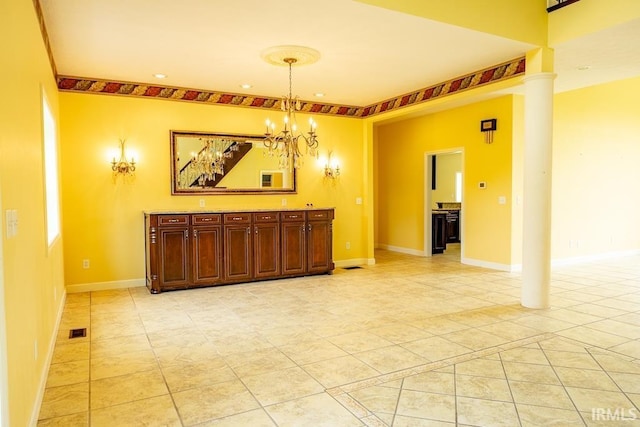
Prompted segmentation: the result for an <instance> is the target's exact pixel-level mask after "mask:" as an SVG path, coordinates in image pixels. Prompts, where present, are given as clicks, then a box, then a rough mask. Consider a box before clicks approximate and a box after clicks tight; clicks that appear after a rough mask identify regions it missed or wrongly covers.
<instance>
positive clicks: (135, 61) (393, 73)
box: [40, 0, 640, 106]
mask: <svg viewBox="0 0 640 427" xmlns="http://www.w3.org/2000/svg"><path fill="white" fill-rule="evenodd" d="M40 1H41V5H42V9H43V13H44V17H45V22H46V25H47V30H48V33H49V38H50V42H51V46H52V51H53V56H54V58H55V62H56V66H57V69H58V74H60V75H64V76H73V77H84V78H97V79H114V80H117V81H129V82H136V83H151V84H159V85H166V86H177V87H184V88H192V89H200V90H209V91H217V92H230V93H239V94H248V95H260V96H270V97H279V96H282V95H284V94H285V93H286V92H287V90H288V72H287V70H286V68H282V67H278V66H274V65H270V64H268V63H266V62H265V61H263V60H262V58H261V52H263V51H264V50H266V49H268V48H270V47H273V46H278V45H301V46H307V47H310V48H313V49H316V50H318V51H319V52H320V55H321V57H320V60H319V61H318V62H316V63H314V64H311V65H305V66H300V67H295V68H294V70H293V92H294V95H299V96H300V97H301V98H302V99H304V100H308V101H315V102H322V103H331V104H341V105H353V106H366V105H371V104H373V103H376V102H379V101H382V100H385V99H388V98H392V97H395V96H398V95H402V94H404V93H407V92H410V91H413V90H417V89H421V88H425V87H428V86H430V85H433V84H436V83H439V82H442V81H445V80H449V79H451V78H454V77H457V76H460V75H463V74H466V73H470V72H473V71H477V70H480V69H483V68H487V67H490V66H493V65H496V64H498V63H501V62H505V61H508V60H512V59H514V58H517V57H520V56H523V55H524V54H525V52H527V51H528V50H530V49H531V48H533V47H534V46H532V45H529V44H526V43H522V42H518V41H514V40H508V39H505V38H502V37H497V36H493V35H490V34H486V33H481V32H477V31H473V30H468V29H464V28H460V27H456V26H452V25H448V24H443V23H440V22H436V21H431V20H427V19H424V18H420V17H416V16H411V15H406V14H403V13H399V12H394V11H389V10H387V9H382V8H378V7H375V6H370V5H366V4H362V3H359V2H355V1H352V0H269V1H265V0H234V1H228V0H182V1H175V0H108V1H87V0H40ZM601 33H602V34H600V33H598V34H594V35H590V36H587V37H584V38H583V39H580V40H573V41H571V42H567V43H564V44H562V45H559V46H556V72H557V73H558V79H557V81H556V88H557V90H566V89H567V88H568V89H572V88H575V87H577V86H576V85H578V86H585V85H590V84H595V83H598V82H600V81H607V79H609V80H612V79H616V78H620V77H617V76H618V75H622V74H624V75H623V76H622V77H631V76H634V75H640V43H639V42H638V41H640V20H636V21H632V22H630V23H628V24H625V25H624V26H620V27H616V28H613V29H610V30H605V31H603V32H601ZM581 65H590V66H591V68H590V69H589V70H586V71H577V70H576V67H578V66H581ZM155 73H163V74H166V75H167V76H168V77H167V78H165V79H163V80H158V79H157V78H155V77H154V76H153V75H154V74H155ZM614 75H615V76H616V77H611V76H614ZM243 83H249V84H251V85H252V87H251V88H249V89H243V88H241V87H240V85H241V84H243ZM317 92H322V93H324V94H325V96H324V97H323V98H317V97H315V95H314V94H315V93H317Z"/></svg>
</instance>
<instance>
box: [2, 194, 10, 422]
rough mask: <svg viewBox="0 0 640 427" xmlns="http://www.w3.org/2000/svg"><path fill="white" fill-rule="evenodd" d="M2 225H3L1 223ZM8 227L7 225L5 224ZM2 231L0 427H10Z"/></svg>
mask: <svg viewBox="0 0 640 427" xmlns="http://www.w3.org/2000/svg"><path fill="white" fill-rule="evenodd" d="M0 213H3V210H2V183H1V182H0ZM0 224H3V222H2V221H0ZM5 226H6V224H5ZM3 234H4V230H0V426H7V427H8V426H9V378H8V374H9V371H8V369H7V328H6V317H5V303H4V256H3V252H2V235H3Z"/></svg>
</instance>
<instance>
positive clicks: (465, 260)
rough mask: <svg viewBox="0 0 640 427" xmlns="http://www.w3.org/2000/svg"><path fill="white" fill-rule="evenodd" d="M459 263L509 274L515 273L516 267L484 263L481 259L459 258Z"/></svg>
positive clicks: (489, 262)
mask: <svg viewBox="0 0 640 427" xmlns="http://www.w3.org/2000/svg"><path fill="white" fill-rule="evenodd" d="M460 262H461V263H462V264H466V265H472V266H474V267H482V268H489V269H491V270H499V271H508V272H510V273H511V272H514V271H517V270H515V269H514V268H516V267H517V266H516V265H511V264H501V263H499V262H491V261H484V260H481V259H473V258H461V259H460ZM521 268H522V267H521Z"/></svg>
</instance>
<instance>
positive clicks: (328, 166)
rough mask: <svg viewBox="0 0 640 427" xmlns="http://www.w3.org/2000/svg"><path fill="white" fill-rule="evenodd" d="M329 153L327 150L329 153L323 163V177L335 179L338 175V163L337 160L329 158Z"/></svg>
mask: <svg viewBox="0 0 640 427" xmlns="http://www.w3.org/2000/svg"><path fill="white" fill-rule="evenodd" d="M331 154H332V153H331V151H329V155H328V156H327V160H326V161H325V164H324V177H325V178H331V179H335V178H337V177H339V176H340V165H339V164H338V161H337V160H335V159H333V160H332V159H331Z"/></svg>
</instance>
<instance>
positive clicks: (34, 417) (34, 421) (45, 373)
mask: <svg viewBox="0 0 640 427" xmlns="http://www.w3.org/2000/svg"><path fill="white" fill-rule="evenodd" d="M66 300H67V292H66V290H65V291H63V293H62V297H61V298H60V305H59V306H58V314H57V318H56V325H55V327H54V328H53V333H52V335H51V339H50V340H49V350H48V351H47V360H45V362H44V369H43V370H42V376H41V377H40V385H39V386H38V394H37V395H36V400H35V402H34V403H33V412H31V421H30V422H29V425H30V426H31V427H36V426H37V425H38V417H39V416H40V408H41V406H42V400H43V398H44V391H45V389H46V387H47V378H48V377H49V367H50V366H51V360H53V351H54V350H55V348H56V339H57V338H58V331H60V322H61V321H62V313H64V304H65V302H66Z"/></svg>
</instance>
